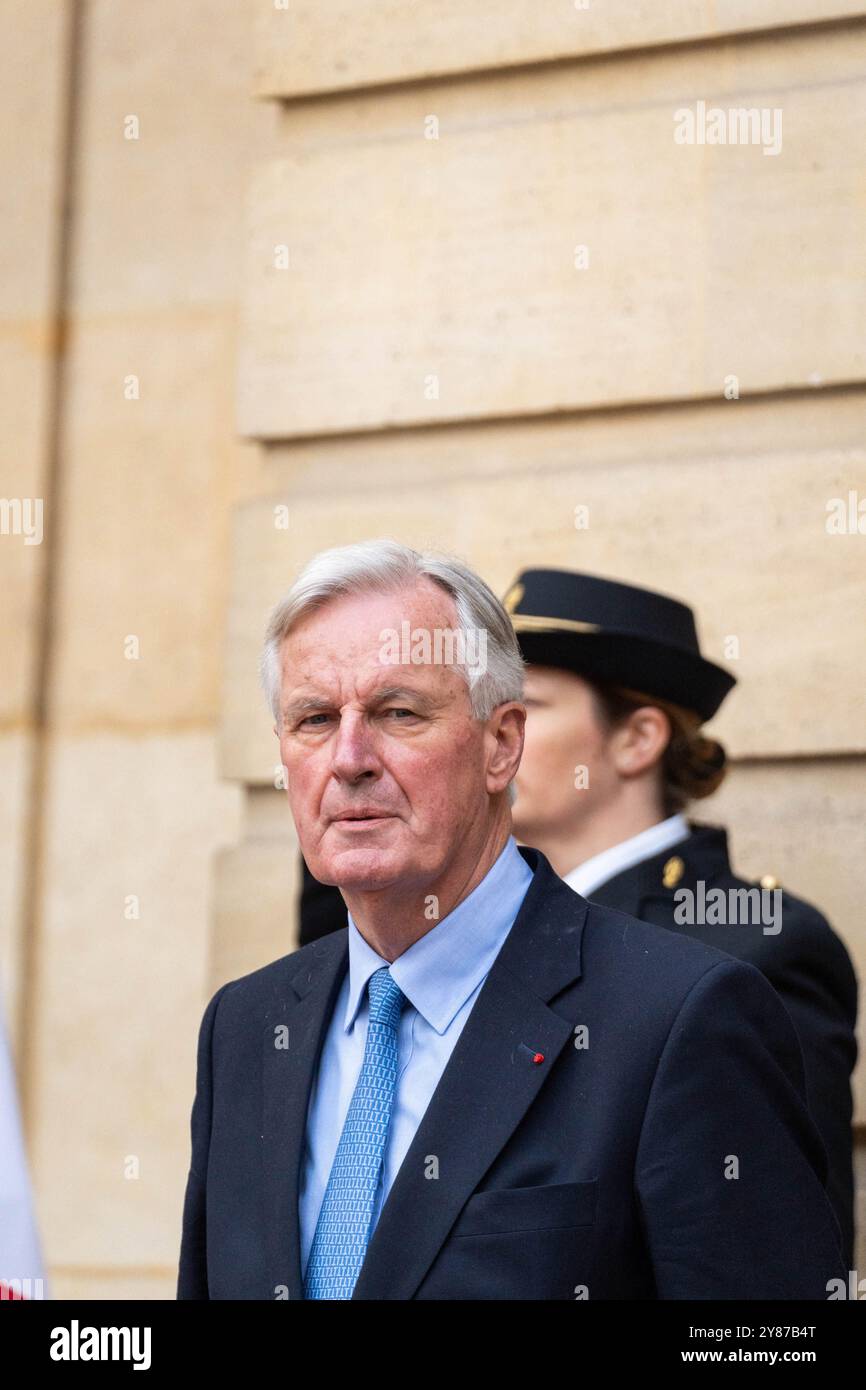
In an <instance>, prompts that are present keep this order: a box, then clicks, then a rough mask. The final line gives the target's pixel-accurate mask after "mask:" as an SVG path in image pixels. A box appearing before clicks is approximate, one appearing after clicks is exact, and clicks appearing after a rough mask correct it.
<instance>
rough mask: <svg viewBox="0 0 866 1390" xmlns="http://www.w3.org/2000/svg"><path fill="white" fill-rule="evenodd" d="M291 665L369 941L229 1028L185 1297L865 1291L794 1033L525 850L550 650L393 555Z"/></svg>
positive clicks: (312, 842)
mask: <svg viewBox="0 0 866 1390" xmlns="http://www.w3.org/2000/svg"><path fill="white" fill-rule="evenodd" d="M442 635H445V636H446V637H448V640H444V641H441V642H440V641H439V640H438V639H439V638H440V637H441V636H442ZM449 635H450V637H449ZM455 635H456V636H457V637H459V638H460V639H461V640H459V641H458V640H455ZM437 653H438V654H439V656H440V657H442V656H443V653H444V659H438V660H437V659H436V654H437ZM449 657H450V659H449ZM263 675H264V678H265V682H266V686H267V688H268V690H269V692H270V695H271V698H272V708H273V710H274V715H275V720H276V724H275V732H276V733H277V735H278V737H279V741H280V752H281V758H282V762H283V764H284V765H285V767H286V769H287V774H288V776H287V789H288V797H289V801H290V805H291V809H292V814H293V817H294V820H295V825H296V827H297V831H298V836H299V839H300V843H301V849H302V851H303V854H304V857H305V858H306V860H307V863H308V864H309V865H310V868H311V870H312V872H313V874H314V875H315V876H316V878H317V879H319V880H320V881H322V882H325V883H332V884H336V885H337V886H338V887H339V889H340V891H341V893H342V895H343V898H344V900H345V903H346V906H347V908H348V927H347V928H345V929H343V930H341V931H338V932H334V933H333V934H331V935H329V936H327V937H325V938H323V939H322V940H321V941H317V942H315V943H313V944H311V945H310V946H308V947H305V948H304V949H302V950H300V951H298V952H296V953H294V954H292V955H289V956H286V957H284V958H283V959H281V960H278V961H275V962H273V963H272V964H271V965H268V966H266V967H265V968H263V969H261V970H258V971H256V972H254V973H253V974H251V975H248V976H245V977H243V978H242V979H238V980H233V981H230V982H228V983H227V984H224V985H223V986H222V987H221V988H220V989H219V990H218V991H217V992H216V994H215V995H214V996H213V998H212V999H211V1001H210V1003H209V1004H208V1006H207V1009H206V1010H205V1014H204V1019H203V1021H202V1025H201V1030H200V1035H199V1046H198V1075H197V1089H196V1097H195V1102H194V1105H193V1113H192V1125H191V1130H192V1161H191V1165H190V1171H189V1178H188V1183H187V1190H186V1198H185V1202H184V1212H183V1234H182V1240H181V1252H180V1267H179V1277H178V1297H179V1298H182V1299H193V1298H196V1299H203V1298H215V1299H237V1298H240V1299H271V1298H273V1299H279V1298H292V1299H302V1298H308V1299H349V1298H354V1299H410V1298H419V1299H521V1300H522V1299H585V1298H589V1299H694V1298H698V1299H706V1298H752V1299H757V1298H786V1299H822V1298H826V1297H827V1290H828V1284H829V1282H830V1281H831V1280H835V1279H843V1280H844V1278H845V1277H846V1272H845V1267H844V1263H843V1261H842V1259H841V1256H840V1232H839V1227H838V1223H837V1222H836V1220H835V1217H834V1215H833V1212H832V1209H831V1207H830V1204H829V1202H828V1199H827V1195H826V1191H825V1181H826V1176H827V1172H826V1157H825V1154H824V1150H823V1147H822V1145H821V1142H820V1140H819V1138H818V1135H817V1132H816V1130H815V1128H814V1125H813V1123H812V1120H811V1119H810V1116H809V1113H808V1110H807V1108H806V1104H805V1099H804V1096H805V1086H804V1076H803V1064H802V1058H801V1054H800V1050H799V1045H798V1043H797V1038H796V1034H795V1032H794V1029H793V1026H792V1024H791V1021H790V1019H789V1017H788V1014H787V1013H786V1011H785V1009H784V1007H783V1005H782V1004H781V1002H780V1001H779V998H778V996H777V995H776V993H775V991H774V990H773V989H772V987H771V986H770V985H769V984H768V983H767V982H766V980H765V979H764V978H763V976H762V975H761V974H760V972H759V971H758V970H756V969H755V968H754V967H752V966H751V965H748V964H745V963H742V962H739V961H736V960H734V959H732V958H731V957H729V956H727V955H725V954H723V953H722V952H721V951H717V950H715V949H713V948H711V947H708V946H706V945H704V944H702V943H700V942H696V941H693V940H690V939H686V938H680V937H677V936H675V935H674V934H672V933H671V932H667V931H664V930H662V929H660V928H659V927H656V926H652V925H649V924H646V923H642V922H639V921H637V920H636V919H634V918H632V917H629V916H626V915H625V914H623V913H620V912H616V911H613V910H611V909H608V908H604V907H598V906H594V905H590V904H588V903H587V902H586V900H585V899H584V898H582V897H580V896H579V895H578V894H577V893H575V892H573V891H572V889H571V888H569V887H568V886H567V885H566V884H564V883H563V882H562V880H561V879H560V878H558V877H557V875H556V874H555V873H554V871H553V869H552V867H551V865H550V863H549V862H548V860H547V859H546V858H545V856H544V855H543V854H542V853H540V852H539V851H538V850H535V849H532V848H528V847H523V846H521V847H519V848H518V846H517V845H516V843H515V841H514V839H513V837H512V835H511V784H512V782H513V779H514V777H515V774H516V772H517V768H518V765H519V762H520V756H521V751H522V747H523V731H524V718H525V708H524V706H523V704H522V700H521V695H522V659H521V657H520V653H519V649H518V647H517V643H516V638H515V635H514V630H513V627H512V624H511V621H510V619H509V617H508V614H507V613H506V611H505V609H504V608H503V607H502V605H501V604H500V603H499V602H498V600H497V599H496V598H495V596H494V595H493V594H492V593H491V591H490V590H489V589H488V588H487V586H486V585H485V584H484V583H483V582H482V581H481V580H480V579H479V578H478V577H477V576H476V575H475V574H473V573H472V571H471V570H469V569H468V568H467V567H466V566H464V565H462V564H460V563H459V562H457V561H455V560H451V559H448V558H446V557H442V556H434V555H421V554H418V553H417V552H415V551H413V550H411V549H409V548H407V547H404V546H401V545H398V544H396V543H394V542H389V541H375V542H368V543H366V544H362V545H357V546H347V547H344V548H341V549H337V550H333V551H326V552H324V553H322V554H320V555H318V556H316V557H315V558H314V559H313V561H312V562H311V563H310V564H309V565H308V566H307V568H306V569H305V570H304V572H303V573H302V574H301V575H300V577H299V578H298V579H297V581H296V583H295V585H294V587H293V588H292V589H291V590H290V592H289V594H288V595H287V596H286V598H285V599H284V600H283V601H282V602H281V603H280V604H279V605H278V606H277V608H276V609H275V611H274V613H273V616H272V619H271V623H270V626H269V630H268V634H267V640H266V646H265V654H264V660H263Z"/></svg>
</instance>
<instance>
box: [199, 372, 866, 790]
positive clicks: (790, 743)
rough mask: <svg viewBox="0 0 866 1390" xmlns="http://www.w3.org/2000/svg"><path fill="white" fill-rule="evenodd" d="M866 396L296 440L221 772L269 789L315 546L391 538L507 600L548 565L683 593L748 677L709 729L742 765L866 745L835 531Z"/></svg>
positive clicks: (253, 591)
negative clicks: (293, 594)
mask: <svg viewBox="0 0 866 1390" xmlns="http://www.w3.org/2000/svg"><path fill="white" fill-rule="evenodd" d="M864 405H866V395H864V394H863V393H856V394H855V393H847V394H839V395H836V396H833V395H832V394H829V395H828V396H826V397H823V398H820V397H814V398H810V397H806V398H804V399H802V400H798V401H795V400H791V401H789V402H786V403H785V405H784V407H782V406H780V404H779V403H778V402H766V403H762V404H757V403H756V404H747V403H745V402H742V401H741V402H728V403H725V404H724V405H716V406H713V407H712V408H710V407H700V408H696V409H694V410H672V411H662V412H647V411H643V412H634V413H632V412H627V413H624V414H620V415H610V416H606V415H599V416H598V417H596V418H595V419H594V420H588V421H583V420H581V421H559V422H544V423H539V424H537V425H528V424H525V423H520V424H515V425H512V426H505V425H498V426H496V427H493V426H490V427H484V428H477V429H473V430H471V431H467V430H449V431H446V430H442V431H437V432H425V433H424V434H421V435H418V436H414V435H411V434H408V433H406V434H402V435H400V436H395V437H384V438H381V439H379V438H377V439H375V440H373V439H366V440H365V439H364V438H362V437H360V438H358V439H357V440H352V441H344V442H343V443H342V444H341V445H340V446H339V447H336V446H335V447H334V450H333V452H332V446H331V445H329V444H328V443H326V442H321V443H320V444H318V445H317V446H312V445H299V446H298V447H297V449H290V448H283V449H282V450H281V451H280V452H279V454H278V455H277V456H276V460H275V466H274V468H273V469H272V470H270V471H271V473H272V477H273V482H274V484H275V485H276V484H279V490H277V487H276V486H275V488H274V490H273V491H272V492H271V493H270V495H269V496H267V497H265V498H262V499H261V500H260V501H258V502H251V503H248V504H247V505H246V506H245V507H244V508H242V509H240V511H239V513H238V515H237V517H236V522H235V530H234V544H233V561H232V584H231V592H232V597H231V606H230V610H229V620H228V637H227V643H226V652H225V687H224V699H223V722H222V732H221V748H222V752H221V765H222V767H223V770H224V772H225V775H227V776H230V777H236V778H238V779H239V780H242V781H245V782H248V783H251V784H260V783H262V784H263V783H266V782H270V780H271V776H272V767H271V765H272V762H273V759H274V756H275V748H276V742H275V739H274V735H273V732H272V721H271V720H270V719H269V718H268V712H267V709H266V707H265V704H264V700H263V697H262V695H261V693H260V690H259V686H258V678H257V662H258V657H259V651H260V646H261V641H262V637H263V633H264V627H265V621H266V617H267V612H268V610H269V608H270V607H271V605H272V604H274V603H275V602H276V601H277V599H278V598H279V597H280V596H281V595H282V594H283V592H284V591H285V590H286V589H288V588H289V586H290V584H291V582H292V580H293V578H294V576H295V574H296V573H297V570H298V569H299V568H300V566H301V565H302V564H303V563H304V562H305V561H306V560H307V559H308V558H309V557H310V556H311V555H312V554H313V553H314V552H315V551H317V550H319V549H322V548H324V547H327V546H331V545H339V544H344V543H346V542H349V541H353V540H361V539H364V538H369V537H371V536H378V535H390V536H394V537H396V538H397V539H399V540H404V541H407V542H409V543H410V544H413V545H416V546H422V547H423V546H430V547H433V548H437V549H448V550H455V551H457V552H458V553H460V554H462V555H463V556H464V557H465V558H466V559H468V560H469V562H470V563H472V564H474V565H475V566H476V567H477V568H478V569H479V571H480V573H481V574H483V575H484V577H485V578H486V579H487V581H488V583H490V584H491V585H492V586H493V587H494V588H495V589H496V591H497V592H498V593H504V591H505V589H506V587H507V586H508V584H509V583H510V582H511V580H512V578H513V577H514V574H515V573H516V572H517V570H518V569H521V568H523V567H525V566H529V565H531V564H542V565H561V566H564V567H566V568H573V569H586V570H589V571H597V572H599V573H602V574H607V575H610V576H612V577H615V578H620V579H624V580H626V581H628V582H632V583H638V584H639V583H648V584H650V585H651V586H653V587H656V588H659V589H662V590H665V591H666V592H670V593H672V594H675V595H678V596H682V597H683V598H685V599H686V600H687V601H689V602H690V603H691V604H692V605H693V607H694V608H695V610H696V612H697V615H698V622H699V631H700V635H701V641H702V644H703V647H704V649H705V651H706V653H707V655H709V656H710V657H711V658H712V659H715V660H717V661H720V662H721V664H723V665H725V664H727V665H728V666H729V667H730V669H731V670H732V671H733V672H734V674H735V675H737V677H738V681H739V686H738V688H737V689H735V691H734V692H733V693H732V695H731V696H730V697H729V699H728V701H727V702H726V704H725V706H724V707H723V709H722V711H721V713H720V715H719V717H718V719H717V720H716V724H715V727H716V729H717V731H718V733H719V735H720V736H721V737H723V738H724V739H725V740H726V741H727V742H728V744H729V746H730V747H731V750H732V752H733V753H734V754H735V755H737V756H739V757H742V756H745V755H749V756H757V755H761V754H772V755H779V754H784V753H794V754H803V753H809V752H812V753H817V752H821V753H826V752H844V751H852V750H862V749H863V748H864V747H866V701H864V697H863V689H864V675H866V672H864V661H866V657H864V648H863V644H862V643H861V642H860V641H859V640H858V639H857V638H856V637H855V635H854V634H855V631H857V629H856V615H857V614H858V613H862V611H863V607H864V574H866V571H864V565H863V546H864V544H866V538H864V537H863V536H860V535H840V536H831V535H828V534H827V532H826V529H825V524H826V520H827V502H828V500H829V499H832V498H834V497H843V498H847V494H848V492H849V491H850V490H852V489H853V490H858V491H859V496H860V497H866V452H864V446H863V428H864V423H866V414H864ZM434 480H435V481H434ZM336 489H339V492H338V493H336V492H335V490H336ZM335 496H338V497H339V504H338V505H335ZM281 506H284V507H287V508H288V523H289V524H288V528H287V529H285V530H282V529H279V528H278V527H277V526H275V512H274V509H275V507H281ZM576 507H586V508H587V509H588V523H589V524H588V527H587V529H581V530H578V529H575V508H576ZM852 624H855V626H854V627H852ZM728 638H735V639H736V640H737V641H738V643H739V656H738V657H737V658H736V659H729V658H728V657H726V655H725V642H726V639H728Z"/></svg>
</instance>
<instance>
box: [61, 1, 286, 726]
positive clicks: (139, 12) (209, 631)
mask: <svg viewBox="0 0 866 1390" xmlns="http://www.w3.org/2000/svg"><path fill="white" fill-rule="evenodd" d="M249 20H250V12H249V10H248V8H247V7H245V6H239V5H237V4H234V3H232V0H219V3H216V4H209V3H208V4H206V3H204V2H203V0H195V3H193V4H189V5H182V6H178V5H174V4H171V3H169V0H159V3H156V4H153V3H151V4H148V5H144V6H141V5H129V4H121V5H117V4H113V3H111V2H110V0H98V3H95V4H93V5H90V6H88V9H87V15H86V19H85V25H84V46H85V52H86V58H87V80H86V81H83V82H82V84H81V114H80V136H79V145H78V147H77V170H76V172H77V179H76V200H75V223H74V236H73V243H72V250H73V255H72V268H71V287H70V318H71V323H72V329H71V337H70V350H69V360H68V367H67V377H66V390H65V397H64V402H63V416H64V434H63V470H62V481H61V496H60V498H59V503H58V505H59V512H60V517H61V535H60V542H61V544H60V562H59V582H58V602H57V613H56V662H55V667H54V681H53V684H52V689H51V692H50V695H51V713H52V719H53V722H54V724H55V726H56V727H57V728H58V729H60V730H62V731H67V730H72V729H76V730H92V729H95V728H105V727H108V728H118V727H120V728H126V729H128V728H151V729H154V728H159V727H165V726H170V727H172V728H175V729H184V728H189V727H201V726H202V725H204V724H206V723H208V722H210V721H213V720H214V719H215V717H216V711H217V706H218V700H219V679H220V670H219V652H220V642H221V636H222V633H221V621H222V613H223V610H224V606H225V597H226V594H225V586H226V576H225V568H224V562H223V557H224V555H225V552H226V547H227V538H228V516H229V512H230V508H231V505H232V502H233V501H234V499H235V497H236V496H237V495H238V494H239V493H240V492H241V491H242V488H241V487H240V484H239V479H240V478H241V475H242V474H243V473H244V472H245V471H250V470H251V467H252V459H251V451H250V450H249V449H248V448H247V449H245V448H244V447H243V446H242V445H240V444H239V443H238V441H237V439H236V437H235V432H234V411H233V400H232V396H233V381H234V370H235V359H234V340H235V303H236V298H237V293H238V280H239V273H240V266H241V260H242V246H243V235H244V233H243V190H244V183H245V179H246V171H247V167H248V165H249V162H250V159H251V158H252V154H253V151H256V152H258V151H261V150H262V149H267V148H268V140H269V138H270V132H271V128H272V124H273V113H272V112H271V111H270V110H268V109H267V108H266V107H265V106H263V105H262V104H259V103H255V102H253V101H251V100H250V97H249V75H250V48H249V45H250V37H249ZM131 118H134V119H135V120H136V121H137V122H138V130H137V136H138V138H137V139H127V138H125V131H127V130H132V127H131V126H128V125H127V122H128V121H129V120H130V119H131ZM132 377H135V378H136V379H137V392H138V398H137V399H136V398H128V396H129V394H130V387H129V379H130V378H132ZM127 636H133V637H136V638H137V639H138V641H139V644H140V658H139V659H136V660H129V659H127V658H126V655H125V651H124V642H125V639H126V637H127Z"/></svg>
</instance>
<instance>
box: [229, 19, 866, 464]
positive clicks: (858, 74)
mask: <svg viewBox="0 0 866 1390" xmlns="http://www.w3.org/2000/svg"><path fill="white" fill-rule="evenodd" d="M864 73H866V28H863V29H860V28H852V29H851V30H850V31H845V32H843V31H839V30H835V29H828V30H826V31H824V32H823V34H822V35H816V34H809V35H808V36H803V35H800V36H795V37H792V38H790V39H785V40H784V41H781V42H779V41H777V40H763V39H762V40H755V41H754V42H750V43H748V44H742V45H740V44H730V45H723V46H721V47H720V48H715V47H711V48H704V47H697V48H694V49H692V48H686V49H683V50H677V51H675V52H674V51H672V52H670V53H667V52H665V53H664V54H662V55H659V56H658V57H656V58H652V59H649V58H648V59H646V60H645V61H642V62H641V63H639V64H637V63H635V62H633V61H630V60H628V61H627V60H622V61H617V62H614V61H611V62H608V61H603V62H593V63H588V64H587V65H586V66H584V67H581V68H580V70H571V69H568V70H563V69H560V68H555V69H551V70H549V71H548V70H542V69H535V70H529V71H526V72H521V73H518V74H514V75H511V76H506V77H497V78H495V79H491V80H484V81H477V82H473V83H465V84H464V83H460V84H447V83H446V84H439V85H436V86H432V87H411V88H408V89H404V88H399V89H395V90H392V91H389V92H387V93H376V94H375V95H370V96H369V97H366V98H363V97H356V98H353V99H346V100H345V101H331V102H320V103H316V104H315V105H314V106H313V107H312V108H308V107H307V106H306V105H301V106H299V107H297V108H289V110H288V113H287V114H286V117H285V120H284V129H283V137H282V139H283V145H284V150H285V155H284V157H282V158H277V159H273V160H266V161H264V162H263V164H262V165H261V167H260V168H259V170H258V172H257V173H256V175H255V177H254V179H253V180H252V185H251V190H250V195H249V218H250V231H249V243H248V254H247V272H246V292H245V296H244V302H243V334H242V339H241V345H240V352H239V425H240V428H241V431H242V432H243V433H245V434H249V435H255V436H260V437H263V438H276V437H288V436H299V435H306V434H312V433H337V432H340V431H347V430H356V429H375V428H380V427H383V426H386V425H387V426H393V425H396V424H402V423H416V424H420V423H430V422H441V421H444V420H460V419H464V420H470V419H472V420H474V419H478V418H483V417H490V416H500V415H507V416H515V415H520V414H522V413H533V414H534V413H539V412H554V411H561V410H566V409H587V408H589V407H593V406H599V405H611V406H612V405H620V406H621V405H625V404H628V403H636V402H641V401H666V400H681V399H689V398H695V397H713V398H717V399H720V398H722V396H723V392H724V390H725V387H726V382H727V380H728V378H731V377H736V378H737V381H738V383H739V386H738V389H739V391H740V394H741V395H751V394H754V393H756V392H761V391H767V390H773V389H778V388H783V387H791V386H795V385H806V384H809V383H815V382H819V381H820V382H825V383H826V382H840V381H842V382H849V381H858V380H860V379H862V377H863V372H864V365H866V345H864V339H863V333H862V323H863V317H864V289H863V286H864V283H866V280H864V276H863V267H864V249H863V238H862V236H861V235H860V226H859V219H858V217H857V215H856V207H857V205H858V200H859V198H860V192H859V190H860V188H861V186H862V182H863V177H864V163H866V154H864V153H863V151H864V150H866V76H864ZM699 100H705V101H706V102H707V103H708V104H709V105H713V104H721V105H723V106H724V107H725V108H727V107H729V106H747V107H755V108H758V109H761V108H766V109H767V110H768V111H770V112H772V111H773V110H774V109H776V108H778V109H780V110H781V111H782V113H783V120H782V148H781V151H780V153H779V154H778V155H775V156H773V155H771V156H769V157H768V156H766V155H765V154H764V152H763V150H762V149H761V148H760V147H758V146H755V145H732V144H728V145H723V146H720V145H713V146H709V145H704V146H698V145H690V146H689V145H679V144H676V143H675V141H674V129H675V120H674V117H675V113H676V112H677V111H678V110H681V109H685V108H691V109H694V108H695V105H696V103H697V101H699ZM430 116H435V118H436V119H437V121H438V123H439V138H438V139H437V140H430V139H425V134H424V132H425V121H426V120H427V118H428V117H430ZM577 246H586V247H587V248H588V254H589V264H588V266H587V268H585V269H576V268H575V248H576V247H577ZM280 247H286V248H287V253H288V265H287V267H286V268H282V267H281V266H280V265H279V264H278V260H279V255H280V254H282V253H280V252H279V251H278V250H277V248H280Z"/></svg>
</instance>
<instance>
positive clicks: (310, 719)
mask: <svg viewBox="0 0 866 1390" xmlns="http://www.w3.org/2000/svg"><path fill="white" fill-rule="evenodd" d="M329 717H330V716H329V715H327V714H308V715H307V716H306V717H305V718H304V719H302V720H301V727H303V725H304V724H312V722H313V720H315V719H328V718H329Z"/></svg>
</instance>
